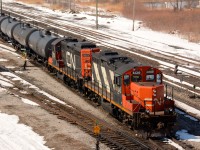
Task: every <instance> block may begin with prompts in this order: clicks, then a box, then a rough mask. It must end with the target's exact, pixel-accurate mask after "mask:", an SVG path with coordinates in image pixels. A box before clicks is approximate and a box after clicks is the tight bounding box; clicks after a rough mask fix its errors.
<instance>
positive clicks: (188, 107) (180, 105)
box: [175, 100, 200, 118]
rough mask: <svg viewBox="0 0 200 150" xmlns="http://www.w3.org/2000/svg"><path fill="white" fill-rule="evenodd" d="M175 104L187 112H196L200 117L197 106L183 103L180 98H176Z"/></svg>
mask: <svg viewBox="0 0 200 150" xmlns="http://www.w3.org/2000/svg"><path fill="white" fill-rule="evenodd" d="M175 105H176V106H177V107H178V108H180V109H182V110H184V111H185V112H187V113H191V114H194V115H195V116H197V117H198V118H200V110H198V109H195V108H193V107H191V106H189V105H187V104H185V103H182V102H180V101H178V100H175Z"/></svg>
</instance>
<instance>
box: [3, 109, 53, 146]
mask: <svg viewBox="0 0 200 150" xmlns="http://www.w3.org/2000/svg"><path fill="white" fill-rule="evenodd" d="M18 122H19V117H18V116H15V115H7V114H3V113H0V124H1V128H0V145H1V147H0V150H49V148H48V147H46V146H45V145H44V144H45V143H46V142H45V141H44V138H43V137H42V136H40V135H38V134H37V133H35V132H33V131H32V128H30V127H28V126H26V125H24V124H19V123H18Z"/></svg>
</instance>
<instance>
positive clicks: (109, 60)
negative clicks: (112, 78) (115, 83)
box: [93, 50, 138, 75]
mask: <svg viewBox="0 0 200 150" xmlns="http://www.w3.org/2000/svg"><path fill="white" fill-rule="evenodd" d="M93 57H94V58H96V59H97V60H99V61H101V62H105V63H106V64H107V65H108V66H109V68H110V69H111V70H114V71H115V73H117V74H119V75H122V74H123V73H124V72H126V71H128V70H130V69H132V68H134V67H135V66H138V63H135V62H134V61H133V60H132V59H131V58H129V57H126V56H122V55H119V54H118V53H117V52H113V51H110V50H104V51H101V52H99V53H94V54H93Z"/></svg>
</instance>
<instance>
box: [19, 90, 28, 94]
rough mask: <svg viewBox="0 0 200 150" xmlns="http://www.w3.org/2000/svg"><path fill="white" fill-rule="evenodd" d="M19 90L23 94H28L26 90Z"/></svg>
mask: <svg viewBox="0 0 200 150" xmlns="http://www.w3.org/2000/svg"><path fill="white" fill-rule="evenodd" d="M19 92H20V93H22V94H28V92H27V91H24V90H20V91H19Z"/></svg>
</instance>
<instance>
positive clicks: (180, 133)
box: [176, 130, 200, 142]
mask: <svg viewBox="0 0 200 150" xmlns="http://www.w3.org/2000/svg"><path fill="white" fill-rule="evenodd" d="M176 135H177V136H178V137H179V138H180V140H186V141H193V142H200V136H195V135H192V134H189V133H188V131H187V130H180V131H177V132H176Z"/></svg>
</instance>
